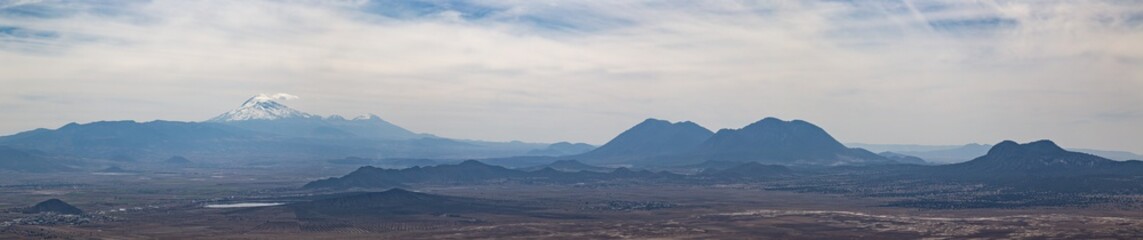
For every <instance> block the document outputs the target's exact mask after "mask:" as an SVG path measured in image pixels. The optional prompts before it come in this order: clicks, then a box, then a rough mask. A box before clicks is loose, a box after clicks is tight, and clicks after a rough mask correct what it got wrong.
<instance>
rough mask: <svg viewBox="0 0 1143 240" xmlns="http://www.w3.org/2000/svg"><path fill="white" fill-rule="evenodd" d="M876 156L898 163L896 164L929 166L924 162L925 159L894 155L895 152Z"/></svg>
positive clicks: (881, 153)
mask: <svg viewBox="0 0 1143 240" xmlns="http://www.w3.org/2000/svg"><path fill="white" fill-rule="evenodd" d="M877 155H881V156H882V157H885V158H888V159H889V160H893V161H895V162H898V163H908V164H929V162H927V161H925V159H921V158H919V157H916V156H911V155H905V154H900V153H895V152H880V153H877Z"/></svg>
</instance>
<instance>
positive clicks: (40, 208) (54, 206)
mask: <svg viewBox="0 0 1143 240" xmlns="http://www.w3.org/2000/svg"><path fill="white" fill-rule="evenodd" d="M49 212H51V213H59V214H72V215H80V214H83V210H79V208H76V207H75V206H72V205H71V204H68V203H66V202H64V201H62V200H59V199H55V198H53V199H48V200H47V201H43V202H40V203H37V204H36V205H35V206H32V207H28V208H26V209H24V213H49Z"/></svg>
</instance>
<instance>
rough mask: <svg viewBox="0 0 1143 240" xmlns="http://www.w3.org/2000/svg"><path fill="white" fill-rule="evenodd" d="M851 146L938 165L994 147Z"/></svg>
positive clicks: (1121, 154) (1112, 155) (1115, 154)
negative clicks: (895, 154) (920, 159)
mask: <svg viewBox="0 0 1143 240" xmlns="http://www.w3.org/2000/svg"><path fill="white" fill-rule="evenodd" d="M849 145H852V146H857V147H861V148H866V149H869V150H872V151H888V152H893V153H897V154H902V155H909V156H916V157H920V158H922V159H924V160H925V161H928V162H932V163H937V164H948V163H959V162H965V161H968V160H972V159H974V158H977V157H980V156H984V154H986V153H987V152H988V150H989V149H991V148H992V145H990V144H977V143H970V144H965V145H959V146H957V145H909V144H864V143H850V144H849ZM1068 150H1070V151H1075V152H1083V153H1090V154H1095V155H1099V156H1101V157H1105V158H1108V159H1112V160H1118V161H1125V160H1143V155H1139V154H1135V153H1131V152H1126V151H1111V150H1096V149H1085V148H1069V149H1068Z"/></svg>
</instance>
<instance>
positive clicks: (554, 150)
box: [524, 142, 595, 156]
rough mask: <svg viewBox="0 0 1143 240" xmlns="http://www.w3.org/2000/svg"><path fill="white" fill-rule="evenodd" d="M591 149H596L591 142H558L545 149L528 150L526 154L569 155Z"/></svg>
mask: <svg viewBox="0 0 1143 240" xmlns="http://www.w3.org/2000/svg"><path fill="white" fill-rule="evenodd" d="M591 150H595V146H592V145H591V144H586V143H569V142H558V143H553V144H551V145H548V147H547V148H544V149H535V150H532V151H528V153H526V154H524V155H528V156H568V155H576V154H582V153H586V152H590V151H591Z"/></svg>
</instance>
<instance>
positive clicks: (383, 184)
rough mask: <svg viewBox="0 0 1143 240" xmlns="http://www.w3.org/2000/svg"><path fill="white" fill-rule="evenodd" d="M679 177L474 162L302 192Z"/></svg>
mask: <svg viewBox="0 0 1143 240" xmlns="http://www.w3.org/2000/svg"><path fill="white" fill-rule="evenodd" d="M678 177H681V176H679V175H675V174H671V173H665V172H659V173H654V172H649V171H646V170H643V171H631V170H629V169H626V168H619V169H616V170H614V171H612V172H609V173H600V172H591V171H580V172H562V171H558V170H555V169H552V168H550V167H544V168H543V169H540V170H535V171H524V170H515V169H508V168H504V167H501V166H493V165H488V164H484V163H482V162H479V161H475V160H468V161H464V162H462V163H460V164H455V165H438V166H432V167H411V168H406V169H382V168H375V167H368V166H367V167H361V168H358V169H357V170H356V171H353V172H351V173H349V174H348V175H345V176H343V177H339V178H328V179H323V180H317V181H313V182H310V183H307V184H306V185H305V186H304V188H333V189H347V188H355V187H357V188H393V187H400V186H405V185H406V184H412V183H425V182H432V183H475V182H481V181H504V180H526V181H532V182H560V183H567V182H584V181H596V180H608V179H673V178H678Z"/></svg>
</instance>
